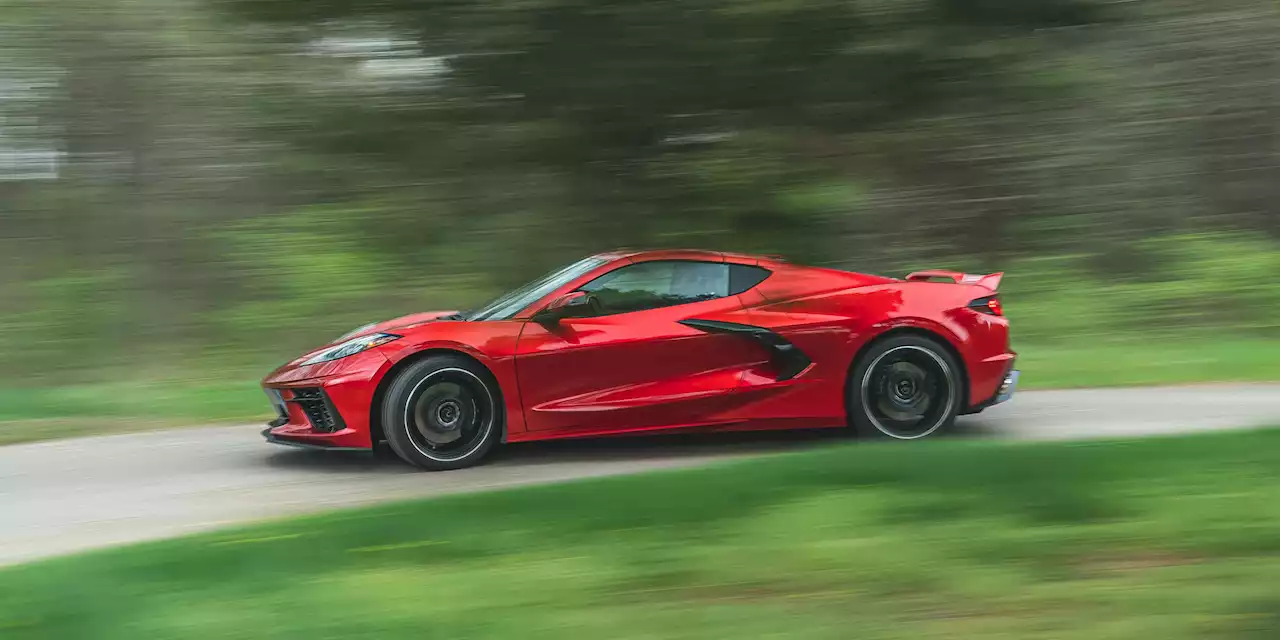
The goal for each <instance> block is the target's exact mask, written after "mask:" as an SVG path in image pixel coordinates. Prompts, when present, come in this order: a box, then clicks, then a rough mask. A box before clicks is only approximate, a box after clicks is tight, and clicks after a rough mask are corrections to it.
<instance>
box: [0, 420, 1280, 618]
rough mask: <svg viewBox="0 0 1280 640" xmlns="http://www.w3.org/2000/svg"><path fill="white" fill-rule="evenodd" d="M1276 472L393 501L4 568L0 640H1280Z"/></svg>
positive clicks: (1242, 465) (939, 468)
mask: <svg viewBox="0 0 1280 640" xmlns="http://www.w3.org/2000/svg"><path fill="white" fill-rule="evenodd" d="M1277 468H1280V430H1264V431H1256V432H1245V433H1234V434H1216V435H1203V436H1193V437H1183V438H1168V439H1150V440H1145V441H1135V442H1090V443H1053V444H1007V443H993V442H975V441H969V442H965V441H941V442H937V443H929V444H925V445H923V446H913V447H901V446H894V445H893V444H892V443H889V444H874V445H868V444H854V445H847V446H838V447H833V448H830V449H824V450H820V451H813V452H806V453H800V454H790V455H782V456H775V457H769V458H762V459H758V460H751V461H744V462H738V463H734V464H730V465H723V466H720V467H714V468H709V469H702V470H695V471H681V472H666V473H658V474H650V475H643V476H633V477H626V478H613V479H606V480H596V481H586V482H579V483H572V484H564V485H553V486H544V487H536V488H526V489H518V490H511V491H503V492H495V493H488V494H473V495H464V496H454V497H449V498H445V499H440V500H434V501H419V502H408V503H399V504H390V505H386V506H382V507H378V508H373V509H365V510H355V511H344V512H336V513H333V514H329V515H324V516H319V517H311V518H306V519H298V520H288V521H280V522H276V523H271V524H267V525H264V526H255V527H251V528H242V529H236V530H229V531H224V532H218V533H214V534H207V535H200V536H196V537H189V538H181V539H176V540H170V541H164V542H160V543H153V544H147V545H142V546H136V547H130V548H124V549H117V550H107V551H102V552H96V553H92V554H87V555H81V556H72V557H66V558H60V559H55V560H51V561H45V562H41V563H38V564H33V565H26V566H20V567H15V568H10V569H8V570H3V571H0V637H4V638H5V639H6V640H35V639H40V640H45V639H54V638H99V639H102V640H115V639H122V640H125V639H127V640H134V639H137V638H147V639H148V640H160V639H164V638H180V639H182V640H203V639H215V638H216V639H219V640H223V639H230V638H246V639H248V638H252V639H254V640H272V639H278V638H298V639H307V640H311V639H314V638H377V639H379V640H395V639H397V638H413V639H415V640H416V639H423V638H450V639H452V638H521V639H537V638H554V639H562V638H611V639H625V638H791V637H794V638H851V637H856V638H959V637H974V638H984V639H988V638H996V639H1000V638H1009V639H1014V638H1016V639H1019V640H1022V639H1034V638H1065V639H1074V638H1079V639H1081V640H1099V639H1107V638H1161V640H1178V639H1182V638H1187V639H1190V638H1197V639H1198V638H1259V639H1261V638H1273V637H1275V636H1274V635H1273V634H1274V631H1275V630H1276V629H1277V628H1280V590H1278V589H1277V585H1280V535H1277V532H1278V531H1280V474H1277V473H1276V469H1277ZM425 480H427V479H426V478H424V481H425ZM335 490H338V491H340V490H341V487H340V486H337V487H335ZM245 499H252V497H248V496H247V497H246V498H245Z"/></svg>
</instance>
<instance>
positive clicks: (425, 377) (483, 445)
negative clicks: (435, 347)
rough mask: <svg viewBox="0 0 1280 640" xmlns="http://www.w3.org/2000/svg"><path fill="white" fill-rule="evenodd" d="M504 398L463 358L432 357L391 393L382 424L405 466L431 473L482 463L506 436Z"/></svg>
mask: <svg viewBox="0 0 1280 640" xmlns="http://www.w3.org/2000/svg"><path fill="white" fill-rule="evenodd" d="M502 418H503V413H502V399H501V393H500V392H499V390H498V385H497V383H496V382H495V381H494V380H493V377H492V376H491V375H490V374H489V372H488V371H486V370H485V369H484V368H483V367H481V366H479V365H477V364H476V363H475V362H473V361H471V360H469V359H467V358H463V357H460V356H452V355H439V356H431V357H428V358H427V359H425V360H422V361H421V362H417V363H415V364H413V365H411V366H410V367H409V368H407V369H405V370H404V371H401V372H400V374H399V375H397V376H396V378H395V380H394V381H393V382H392V383H391V387H390V389H388V390H387V394H386V398H385V399H384V401H383V405H382V425H383V431H384V433H385V434H386V437H387V444H388V445H390V446H391V449H392V451H395V453H396V455H397V456H399V457H400V458H402V459H403V460H404V461H405V462H408V463H410V464H413V465H416V466H418V467H421V468H423V469H427V470H430V471H443V470H447V469H460V468H462V467H469V466H471V465H473V464H475V463H477V462H479V461H480V459H481V458H483V457H484V456H485V454H487V453H488V452H489V450H490V449H492V448H493V446H494V445H495V444H496V443H497V442H498V440H499V439H500V438H501V437H502Z"/></svg>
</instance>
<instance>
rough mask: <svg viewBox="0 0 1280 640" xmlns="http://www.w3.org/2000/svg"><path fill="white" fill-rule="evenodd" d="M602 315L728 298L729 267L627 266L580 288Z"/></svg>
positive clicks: (688, 262) (681, 264)
mask: <svg viewBox="0 0 1280 640" xmlns="http://www.w3.org/2000/svg"><path fill="white" fill-rule="evenodd" d="M581 290H582V291H586V292H588V293H590V294H591V295H592V296H594V297H595V298H596V301H597V303H598V304H599V305H600V313H601V315H612V314H616V313H628V312H631V311H643V310H645V309H657V308H660V307H670V306H675V305H678V304H687V303H690V302H698V301H701V300H713V299H715V298H723V297H725V296H727V295H729V265H727V264H724V263H719V262H697V261H693V260H656V261H652V262H641V263H638V264H633V265H628V266H625V267H622V268H621V269H617V270H616V271H611V272H609V273H606V274H604V275H602V276H600V277H599V278H596V279H595V280H592V281H591V282H588V283H587V284H585V285H583V286H582V287H581Z"/></svg>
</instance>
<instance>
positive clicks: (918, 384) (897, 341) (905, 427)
mask: <svg viewBox="0 0 1280 640" xmlns="http://www.w3.org/2000/svg"><path fill="white" fill-rule="evenodd" d="M960 366H961V365H960V363H958V362H956V360H955V358H954V357H952V355H951V354H950V352H948V351H947V350H946V349H944V348H943V347H942V345H940V344H939V343H938V342H936V341H934V340H932V339H930V338H926V337H924V336H918V335H902V336H895V337H890V338H887V339H885V340H882V341H880V342H878V343H876V344H875V345H874V346H873V347H872V348H871V349H870V350H869V351H868V352H867V353H866V354H865V355H863V356H862V358H861V359H860V360H859V361H858V362H857V364H856V365H855V367H854V370H853V373H852V375H850V376H849V385H848V389H847V390H846V393H847V394H848V403H847V404H848V407H849V419H850V422H851V423H852V425H853V427H854V429H856V430H857V432H858V434H859V435H864V436H871V437H877V438H891V439H894V440H916V439H919V438H923V437H925V436H928V435H931V434H933V433H937V432H939V431H944V430H946V429H948V428H950V427H951V425H952V423H954V422H955V419H956V415H957V414H958V413H959V411H960V406H961V404H962V403H963V400H962V397H963V392H964V388H963V383H962V377H961V375H962V372H961V369H960Z"/></svg>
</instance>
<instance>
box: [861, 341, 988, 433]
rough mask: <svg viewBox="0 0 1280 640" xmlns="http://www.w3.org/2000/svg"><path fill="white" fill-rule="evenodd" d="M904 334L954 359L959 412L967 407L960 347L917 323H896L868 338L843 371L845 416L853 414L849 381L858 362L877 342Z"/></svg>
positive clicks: (966, 373) (966, 368)
mask: <svg viewBox="0 0 1280 640" xmlns="http://www.w3.org/2000/svg"><path fill="white" fill-rule="evenodd" d="M904 335H914V336H919V337H922V338H928V339H930V340H932V341H934V342H936V343H938V344H939V345H941V346H942V348H943V349H945V350H946V351H947V353H948V354H949V355H950V356H951V357H952V358H953V359H955V361H956V362H957V363H958V364H959V367H960V399H961V400H962V401H963V405H962V406H961V412H962V413H963V411H964V409H967V408H968V407H969V405H970V403H969V365H968V364H967V363H966V362H965V359H964V356H963V355H961V354H960V349H959V348H958V347H957V346H956V344H955V342H954V341H953V340H952V339H951V338H950V337H948V336H946V335H945V334H943V333H942V332H939V331H935V330H933V329H929V328H926V327H921V326H918V325H898V326H894V327H891V328H889V329H886V330H884V331H881V332H880V333H878V334H876V335H875V336H873V337H872V338H871V339H870V340H867V341H866V343H865V344H863V345H862V347H860V348H859V349H858V351H857V353H855V354H854V355H853V360H851V361H850V362H849V368H848V369H847V370H846V371H845V382H844V386H843V387H842V391H841V392H842V393H843V394H844V405H845V406H844V410H845V415H846V416H850V415H853V407H852V406H850V404H849V383H850V382H851V379H852V377H853V374H854V371H855V370H856V369H857V368H858V363H860V362H862V359H863V358H864V357H866V355H867V353H868V352H869V351H871V349H872V348H874V347H875V346H876V345H877V344H880V343H881V342H884V341H885V340H889V339H892V338H896V337H898V336H904Z"/></svg>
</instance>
